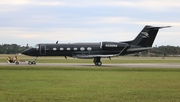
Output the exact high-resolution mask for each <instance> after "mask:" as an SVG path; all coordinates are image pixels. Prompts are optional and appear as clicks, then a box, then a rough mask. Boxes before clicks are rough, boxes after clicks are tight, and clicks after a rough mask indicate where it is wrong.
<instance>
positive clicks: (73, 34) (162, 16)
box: [0, 0, 180, 46]
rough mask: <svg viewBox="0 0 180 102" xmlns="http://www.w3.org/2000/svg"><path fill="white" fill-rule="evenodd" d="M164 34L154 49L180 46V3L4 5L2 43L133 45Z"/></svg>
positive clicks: (5, 0)
mask: <svg viewBox="0 0 180 102" xmlns="http://www.w3.org/2000/svg"><path fill="white" fill-rule="evenodd" d="M145 25H151V26H172V27H171V28H165V29H161V30H160V31H159V33H158V35H157V37H156V39H155V42H154V44H153V46H162V45H173V46H180V0H0V44H18V45H22V46H26V45H27V44H29V46H33V45H35V44H37V43H55V42H56V41H57V40H58V41H59V43H74V42H101V41H114V42H119V41H128V40H133V39H134V38H135V37H136V36H137V35H138V34H139V32H140V31H141V30H142V29H143V27H144V26H145Z"/></svg>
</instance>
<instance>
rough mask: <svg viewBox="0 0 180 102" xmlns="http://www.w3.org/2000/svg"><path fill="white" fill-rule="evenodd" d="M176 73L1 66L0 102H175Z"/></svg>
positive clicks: (178, 92) (179, 85)
mask: <svg viewBox="0 0 180 102" xmlns="http://www.w3.org/2000/svg"><path fill="white" fill-rule="evenodd" d="M179 78H180V69H175V68H169V69H167V68H166V69H165V68H147V69H145V68H118V67H117V68H111V67H103V68H102V67H37V66H15V67H11V66H1V67H0V102H12V101H13V102H136V101H137V102H154V101H155V102H179V101H180V80H179Z"/></svg>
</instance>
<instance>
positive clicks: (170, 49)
mask: <svg viewBox="0 0 180 102" xmlns="http://www.w3.org/2000/svg"><path fill="white" fill-rule="evenodd" d="M27 48H29V46H28V44H27V45H26V46H20V45H17V44H0V54H17V53H21V52H22V51H24V50H25V49H27ZM134 55H135V56H156V57H160V56H164V57H166V56H180V47H179V46H170V45H167V46H159V47H153V48H152V49H151V50H148V51H143V52H140V53H136V54H134Z"/></svg>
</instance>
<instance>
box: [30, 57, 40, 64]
mask: <svg viewBox="0 0 180 102" xmlns="http://www.w3.org/2000/svg"><path fill="white" fill-rule="evenodd" d="M37 58H38V57H35V58H34V60H33V61H28V64H29V65H36V60H37Z"/></svg>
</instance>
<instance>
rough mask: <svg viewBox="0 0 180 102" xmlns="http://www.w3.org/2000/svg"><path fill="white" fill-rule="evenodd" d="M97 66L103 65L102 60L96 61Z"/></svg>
mask: <svg viewBox="0 0 180 102" xmlns="http://www.w3.org/2000/svg"><path fill="white" fill-rule="evenodd" d="M94 64H95V65H96V66H101V65H102V62H95V63H94Z"/></svg>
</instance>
